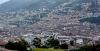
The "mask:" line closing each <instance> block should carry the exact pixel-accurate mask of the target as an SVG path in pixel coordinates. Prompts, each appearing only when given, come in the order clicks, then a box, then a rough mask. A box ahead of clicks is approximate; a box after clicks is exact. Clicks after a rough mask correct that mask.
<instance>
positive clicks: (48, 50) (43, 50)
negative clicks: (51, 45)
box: [33, 48, 66, 51]
mask: <svg viewBox="0 0 100 51" xmlns="http://www.w3.org/2000/svg"><path fill="white" fill-rule="evenodd" d="M33 50H34V51H66V50H62V49H44V48H33Z"/></svg>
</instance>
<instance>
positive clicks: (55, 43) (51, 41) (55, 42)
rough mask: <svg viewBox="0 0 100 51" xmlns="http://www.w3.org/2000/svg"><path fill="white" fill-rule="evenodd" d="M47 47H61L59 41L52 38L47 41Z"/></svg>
mask: <svg viewBox="0 0 100 51" xmlns="http://www.w3.org/2000/svg"><path fill="white" fill-rule="evenodd" d="M46 45H48V47H51V48H58V47H59V41H58V39H54V38H50V39H48V40H47V41H46Z"/></svg>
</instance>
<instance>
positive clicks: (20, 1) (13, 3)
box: [0, 0, 39, 12]
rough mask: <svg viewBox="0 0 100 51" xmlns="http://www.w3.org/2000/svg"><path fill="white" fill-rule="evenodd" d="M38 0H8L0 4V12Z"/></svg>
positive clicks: (12, 9) (22, 6)
mask: <svg viewBox="0 0 100 51" xmlns="http://www.w3.org/2000/svg"><path fill="white" fill-rule="evenodd" d="M36 1H39V0H10V1H8V2H5V3H3V4H1V5H0V12H8V11H15V10H19V9H21V8H24V7H26V6H27V5H29V4H31V3H34V2H36Z"/></svg>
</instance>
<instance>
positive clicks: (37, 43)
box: [33, 37, 41, 48]
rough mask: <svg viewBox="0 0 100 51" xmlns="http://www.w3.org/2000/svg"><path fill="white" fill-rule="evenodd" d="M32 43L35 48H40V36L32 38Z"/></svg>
mask: <svg viewBox="0 0 100 51" xmlns="http://www.w3.org/2000/svg"><path fill="white" fill-rule="evenodd" d="M33 45H34V46H35V47H37V48H40V46H41V39H40V38H37V37H36V38H34V40H33Z"/></svg>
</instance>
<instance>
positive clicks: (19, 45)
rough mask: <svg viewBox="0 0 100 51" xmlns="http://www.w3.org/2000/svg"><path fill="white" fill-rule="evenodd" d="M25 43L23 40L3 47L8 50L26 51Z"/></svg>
mask: <svg viewBox="0 0 100 51" xmlns="http://www.w3.org/2000/svg"><path fill="white" fill-rule="evenodd" d="M27 45H28V44H27V42H26V41H25V40H24V39H23V40H20V41H18V42H10V41H9V42H8V43H7V44H6V45H5V48H7V49H10V50H18V51H26V50H27Z"/></svg>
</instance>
